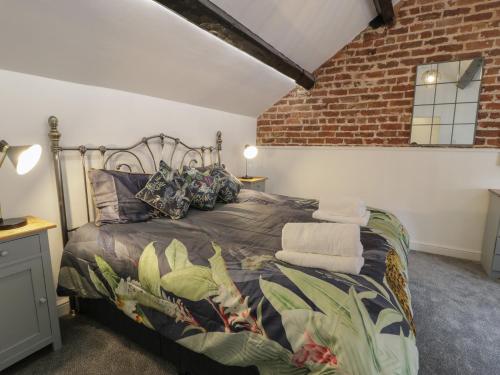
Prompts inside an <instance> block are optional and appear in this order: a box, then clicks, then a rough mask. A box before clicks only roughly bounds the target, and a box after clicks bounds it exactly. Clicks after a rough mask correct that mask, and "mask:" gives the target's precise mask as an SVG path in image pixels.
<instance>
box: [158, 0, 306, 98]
mask: <svg viewBox="0 0 500 375" xmlns="http://www.w3.org/2000/svg"><path fill="white" fill-rule="evenodd" d="M155 1H156V2H157V3H159V4H161V5H163V6H165V7H166V8H169V9H171V10H172V11H174V12H175V13H177V14H179V15H180V16H182V17H183V18H185V19H187V20H188V21H190V22H191V23H193V24H195V25H196V26H198V27H200V28H202V29H204V30H206V31H208V32H210V33H211V34H214V35H215V36H217V37H219V38H220V39H222V40H224V41H225V42H227V43H230V44H232V45H233V46H235V47H236V48H238V49H240V50H242V51H244V52H246V53H248V54H249V55H251V56H253V57H255V58H256V59H257V60H260V61H262V62H263V63H264V64H266V65H269V66H271V67H273V68H274V69H276V70H277V71H279V72H281V73H282V74H284V75H286V76H288V77H290V78H292V79H293V80H295V82H296V83H297V84H298V85H300V86H302V87H304V88H305V89H308V90H309V89H311V88H312V87H313V86H314V76H313V75H312V74H311V73H310V72H308V71H307V70H305V69H304V68H302V67H301V66H299V65H298V64H296V63H295V62H293V61H292V60H291V59H289V58H288V57H286V56H285V55H284V54H282V53H281V52H280V51H278V50H277V49H276V48H274V47H273V46H271V45H270V44H269V43H267V42H266V41H265V40H264V39H262V38H261V37H259V36H258V35H256V34H255V33H253V32H252V31H250V30H249V29H248V28H247V27H245V26H244V25H243V24H241V23H240V22H238V21H237V20H236V19H234V18H233V17H231V16H230V15H229V14H227V13H226V12H224V11H223V10H222V9H221V8H219V7H218V6H216V5H215V4H213V3H212V2H210V1H208V0H155Z"/></svg>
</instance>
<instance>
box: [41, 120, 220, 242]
mask: <svg viewBox="0 0 500 375" xmlns="http://www.w3.org/2000/svg"><path fill="white" fill-rule="evenodd" d="M48 123H49V127H50V131H49V140H50V148H51V151H52V158H53V163H54V171H55V176H56V186H57V197H58V201H59V213H60V217H61V231H62V237H63V244H66V243H67V242H68V238H69V233H70V232H71V231H73V230H74V229H70V228H68V216H67V211H66V198H65V191H64V180H63V168H62V162H61V156H62V153H63V152H78V153H79V155H80V158H81V168H82V174H83V182H84V186H85V203H86V210H87V222H90V219H91V214H90V212H91V208H90V205H89V191H88V187H87V186H88V180H87V171H88V169H89V158H90V157H91V156H92V154H96V153H97V156H99V157H100V160H101V165H100V167H101V168H102V169H114V170H122V169H123V168H126V169H127V170H128V171H130V172H133V171H134V167H135V168H136V169H137V171H138V172H143V173H147V172H150V173H151V172H155V171H157V170H158V163H159V161H160V160H161V159H162V154H163V153H164V149H165V147H166V146H167V145H170V146H172V150H171V152H170V158H169V165H170V166H172V163H173V162H174V156H175V155H180V157H181V159H180V163H179V169H182V167H183V166H184V165H193V164H195V163H196V164H197V163H198V161H201V165H202V166H206V161H207V159H209V160H210V164H217V165H219V166H220V165H221V156H220V153H221V150H222V133H221V132H220V131H218V132H217V134H216V145H215V146H208V147H207V146H200V147H192V146H188V145H187V144H185V143H184V142H182V141H181V140H180V139H179V138H175V137H171V136H169V135H165V134H163V133H161V134H157V135H153V136H150V137H145V138H142V139H141V140H140V141H139V142H137V143H135V144H133V145H132V146H129V147H115V146H96V147H94V146H84V145H81V146H73V147H63V146H61V145H60V144H59V142H60V140H61V133H60V132H59V130H58V125H59V121H58V119H57V117H55V116H51V117H49V120H48ZM153 145H156V146H157V147H159V148H160V153H161V154H160V155H159V156H158V157H155V153H154V152H153V149H152V146H153ZM141 151H142V152H141ZM214 155H215V158H214ZM120 158H128V159H129V162H125V161H123V160H120ZM130 160H132V163H130ZM146 161H148V162H149V163H148V164H146ZM146 165H152V166H153V168H152V170H150V171H148V170H146V167H145V166H146Z"/></svg>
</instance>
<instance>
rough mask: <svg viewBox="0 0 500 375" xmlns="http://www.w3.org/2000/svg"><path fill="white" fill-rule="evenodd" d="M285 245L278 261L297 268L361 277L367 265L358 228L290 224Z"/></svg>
mask: <svg viewBox="0 0 500 375" xmlns="http://www.w3.org/2000/svg"><path fill="white" fill-rule="evenodd" d="M281 241H282V247H283V250H281V251H278V252H277V253H276V258H278V259H280V260H283V261H285V262H288V263H291V264H294V265H297V266H302V267H313V268H321V269H324V270H327V271H333V272H343V273H351V274H359V272H360V270H361V267H363V264H364V258H363V256H362V255H363V245H362V244H361V241H360V228H359V225H356V224H342V223H287V224H286V225H285V226H284V227H283V233H282V237H281Z"/></svg>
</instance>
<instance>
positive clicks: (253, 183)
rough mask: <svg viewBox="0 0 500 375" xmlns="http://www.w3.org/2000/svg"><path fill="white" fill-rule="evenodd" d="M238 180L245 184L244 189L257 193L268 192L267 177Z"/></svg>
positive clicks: (241, 178)
mask: <svg viewBox="0 0 500 375" xmlns="http://www.w3.org/2000/svg"><path fill="white" fill-rule="evenodd" d="M238 180H240V181H241V183H242V184H243V188H244V189H250V190H255V191H263V192H264V191H266V180H267V177H248V178H245V177H238Z"/></svg>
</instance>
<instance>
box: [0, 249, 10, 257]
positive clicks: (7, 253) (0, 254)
mask: <svg viewBox="0 0 500 375" xmlns="http://www.w3.org/2000/svg"><path fill="white" fill-rule="evenodd" d="M7 255H9V252H8V251H7V250H4V251H2V252H0V257H6V256H7Z"/></svg>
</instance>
